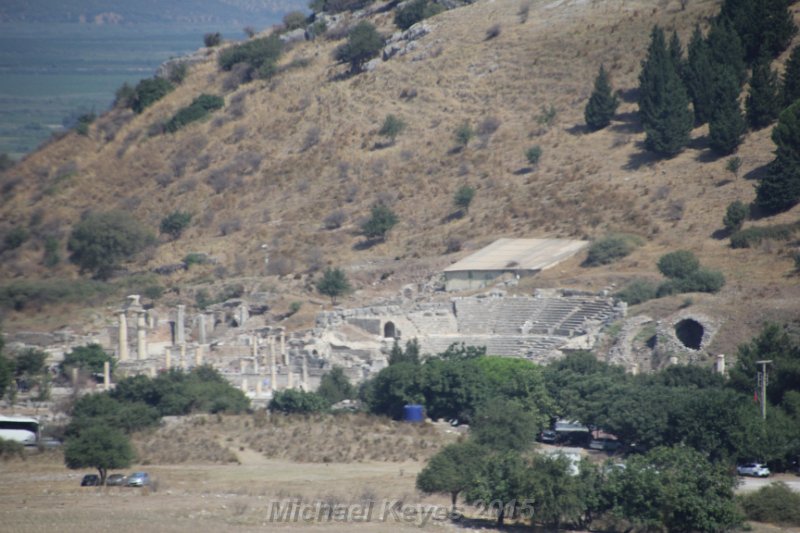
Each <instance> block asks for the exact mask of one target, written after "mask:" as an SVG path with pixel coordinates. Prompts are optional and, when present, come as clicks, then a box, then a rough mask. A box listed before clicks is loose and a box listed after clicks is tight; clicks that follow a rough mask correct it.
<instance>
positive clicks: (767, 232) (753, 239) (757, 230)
mask: <svg viewBox="0 0 800 533" xmlns="http://www.w3.org/2000/svg"><path fill="white" fill-rule="evenodd" d="M798 230H800V222H793V223H791V224H774V225H772V226H751V227H749V228H745V229H743V230H739V231H737V232H736V233H734V234H733V235H731V248H752V247H753V246H757V245H758V244H759V243H761V242H762V241H766V240H773V241H787V240H789V239H791V238H792V236H793V235H794V234H795V232H797V231H798Z"/></svg>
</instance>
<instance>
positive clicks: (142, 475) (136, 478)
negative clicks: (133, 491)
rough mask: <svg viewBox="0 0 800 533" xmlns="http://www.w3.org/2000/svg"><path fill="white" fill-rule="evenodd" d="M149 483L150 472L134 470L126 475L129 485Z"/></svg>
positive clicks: (140, 485)
mask: <svg viewBox="0 0 800 533" xmlns="http://www.w3.org/2000/svg"><path fill="white" fill-rule="evenodd" d="M149 484H150V474H148V473H147V472H134V473H133V474H131V475H130V476H128V482H127V485H128V486H129V487H145V486H147V485H149Z"/></svg>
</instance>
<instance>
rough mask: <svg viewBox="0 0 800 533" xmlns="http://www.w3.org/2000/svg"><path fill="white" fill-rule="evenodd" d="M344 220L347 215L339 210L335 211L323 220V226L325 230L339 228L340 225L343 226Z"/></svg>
mask: <svg viewBox="0 0 800 533" xmlns="http://www.w3.org/2000/svg"><path fill="white" fill-rule="evenodd" d="M346 220H347V214H346V213H345V212H344V211H342V210H341V209H337V210H336V211H334V212H332V213H331V214H329V215H328V216H326V217H325V220H323V224H324V225H325V229H328V230H333V229H338V228H341V227H342V224H344V223H345V221H346Z"/></svg>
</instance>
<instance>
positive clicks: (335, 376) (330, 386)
mask: <svg viewBox="0 0 800 533" xmlns="http://www.w3.org/2000/svg"><path fill="white" fill-rule="evenodd" d="M317 394H318V395H319V396H321V397H322V398H324V399H325V401H326V402H328V404H329V405H333V404H335V403H339V402H341V401H342V400H351V399H354V398H355V397H356V389H355V388H354V387H353V385H352V384H350V380H349V379H347V376H345V375H344V370H342V367H340V366H334V367H333V368H332V369H331V371H330V372H328V373H327V374H324V375H323V376H322V379H320V382H319V388H318V389H317Z"/></svg>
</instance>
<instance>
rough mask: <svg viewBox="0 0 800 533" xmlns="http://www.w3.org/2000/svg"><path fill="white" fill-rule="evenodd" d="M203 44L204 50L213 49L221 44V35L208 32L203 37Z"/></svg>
mask: <svg viewBox="0 0 800 533" xmlns="http://www.w3.org/2000/svg"><path fill="white" fill-rule="evenodd" d="M203 44H204V45H205V46H206V48H213V47H215V46H219V45H220V44H222V34H221V33H220V32H218V31H215V32H209V33H206V34H205V35H203Z"/></svg>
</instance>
